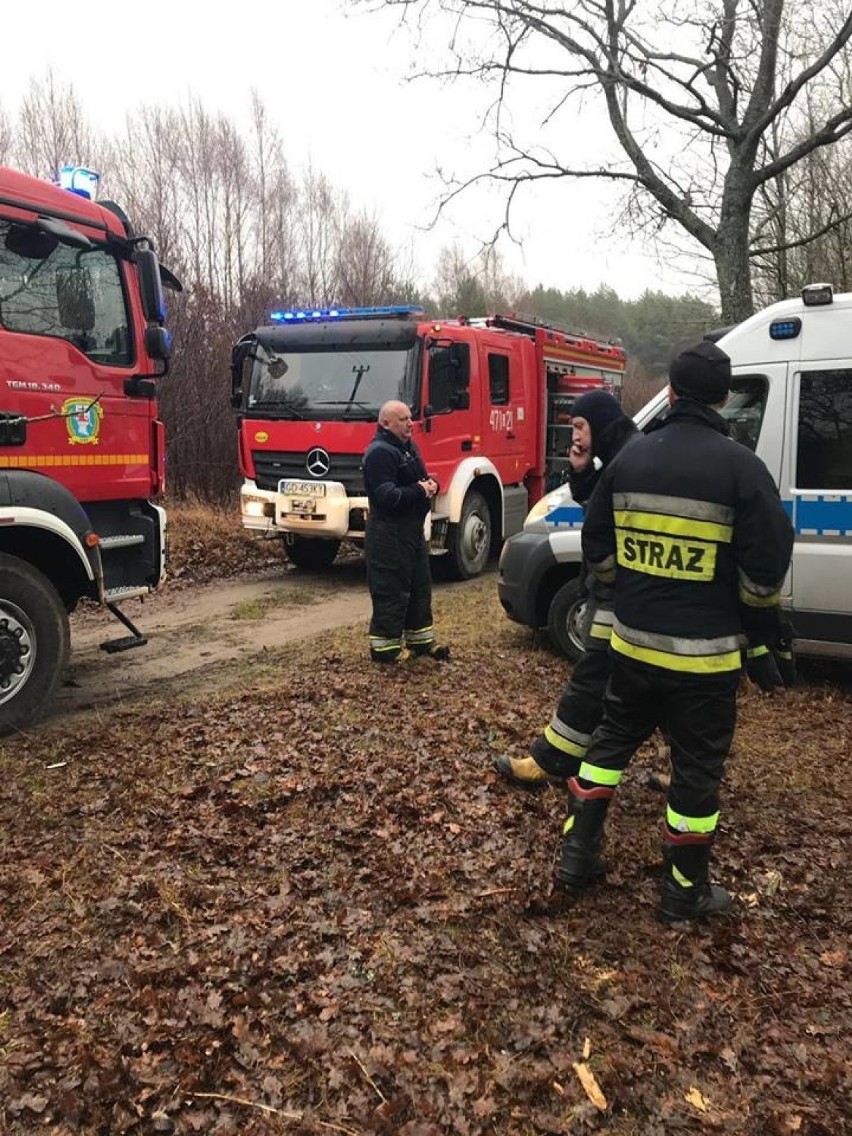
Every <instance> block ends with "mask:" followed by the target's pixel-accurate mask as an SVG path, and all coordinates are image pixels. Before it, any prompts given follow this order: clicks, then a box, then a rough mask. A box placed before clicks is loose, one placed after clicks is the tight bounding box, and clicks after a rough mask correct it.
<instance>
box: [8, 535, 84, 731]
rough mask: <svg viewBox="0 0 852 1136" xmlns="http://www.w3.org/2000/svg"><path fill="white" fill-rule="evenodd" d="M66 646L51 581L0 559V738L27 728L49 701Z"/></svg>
mask: <svg viewBox="0 0 852 1136" xmlns="http://www.w3.org/2000/svg"><path fill="white" fill-rule="evenodd" d="M69 640H70V633H69V629H68V616H67V614H66V612H65V605H64V604H63V603H62V600H61V599H60V598H59V593H58V592H57V590H56V588H54V586H53V584H51V582H50V580H48V579H47V577H46V576H44V575H42V573H41V572H39V571H38V569H37V568H33V567H32V565H30V564H27V563H26V562H25V561H23V560H19V559H18V558H17V557H16V556H6V555H5V554H2V553H0V733H3V734H6V733H9V732H10V731H11V730H15V729H18V728H20V727H22V726H26V725H28V724H29V723H30V722H32V721H33V720H34V719H35V718H36V717H37V716H38V715H39V713H40V712H41V710H42V709H43V707H44V706H45V704H46V703H47V702H49V701H50V699H51V698H52V697H53V695H54V693H55V691H56V687H57V686H58V684H59V679H60V677H61V675H62V670H63V668H64V666H65V663H66V661H67V659H68V647H69Z"/></svg>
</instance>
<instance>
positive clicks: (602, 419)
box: [571, 390, 624, 451]
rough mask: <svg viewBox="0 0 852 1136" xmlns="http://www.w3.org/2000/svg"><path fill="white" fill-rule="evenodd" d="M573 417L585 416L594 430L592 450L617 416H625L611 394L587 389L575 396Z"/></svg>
mask: <svg viewBox="0 0 852 1136" xmlns="http://www.w3.org/2000/svg"><path fill="white" fill-rule="evenodd" d="M571 417H572V418H585V420H586V421H587V422H588V424H589V429H590V430H591V432H592V450H593V451H594V450H595V446H596V443H597V442H598V441H599V440H600V436H601V434H602V433H603V432H604V430H605V429H606V428H607V426H609V424H610V422H615V420H616V419H617V418H623V417H624V411H623V410H622V409H621V407H620V406H619V405H618V403H617V402H616V400H615V399H614V398H613V397H612V395H611V394H608V393H607V392H606V391H602V390H593V391H587V392H586V393H585V394H581V395H580V397H579V398H575V399H574V402H573V403H572V405H571Z"/></svg>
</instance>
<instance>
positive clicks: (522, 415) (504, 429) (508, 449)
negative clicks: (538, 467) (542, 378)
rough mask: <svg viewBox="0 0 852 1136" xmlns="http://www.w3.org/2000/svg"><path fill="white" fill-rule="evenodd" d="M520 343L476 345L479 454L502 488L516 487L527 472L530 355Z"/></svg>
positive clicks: (530, 424)
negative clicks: (492, 467) (493, 469)
mask: <svg viewBox="0 0 852 1136" xmlns="http://www.w3.org/2000/svg"><path fill="white" fill-rule="evenodd" d="M526 347H529V348H531V347H532V345H531V344H527V343H525V342H523V341H521V340H510V339H507V338H505V337H501V338H500V339H499V340H498V339H497V337H496V336H495V337H494V340H492V341H491V342H489V341H488V340H487V339H486V340H483V342H481V343H480V344H479V372H480V375H481V376H482V383H481V385H480V400H481V401H480V406H481V414H482V453H483V454H484V455H485V456H486V457H488V458H490V460H491V461H492V462H493V463H494V465H495V466H496V467H497V472H498V473H499V474H500V480H501V481H502V483H503V484H504V485H517V484H519V483H520V482H522V481H523V480H524V477H525V476H526V473H527V471H528V469H529V457H528V453H527V451H528V445H529V439H530V437H531V432H532V430H533V428H534V423H533V415H532V413H531V408H530V406H529V397H528V391H529V387H530V383H529V375H528V373H527V370H526V368H528V367H531V366H534V358H533V352H532V350H531V349H530V350H529V351H524V350H523V349H524V348H526Z"/></svg>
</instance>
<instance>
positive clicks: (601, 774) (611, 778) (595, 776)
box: [577, 761, 624, 787]
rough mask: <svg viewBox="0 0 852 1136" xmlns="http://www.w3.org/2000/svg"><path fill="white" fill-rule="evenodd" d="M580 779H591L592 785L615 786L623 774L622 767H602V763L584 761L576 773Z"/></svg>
mask: <svg viewBox="0 0 852 1136" xmlns="http://www.w3.org/2000/svg"><path fill="white" fill-rule="evenodd" d="M577 776H578V777H579V778H580V780H581V781H591V782H592V784H593V785H606V786H610V785H611V786H613V787H614V786H615V785H618V784H619V782H620V781H621V778H622V777H623V776H624V770H623V769H604V767H603V766H602V765H589V763H588V762H587V761H584V762H583V764H582V765H581V766H580V772H579V773H578V774H577Z"/></svg>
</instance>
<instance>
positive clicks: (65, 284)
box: [56, 268, 95, 331]
mask: <svg viewBox="0 0 852 1136" xmlns="http://www.w3.org/2000/svg"><path fill="white" fill-rule="evenodd" d="M56 308H57V311H58V312H59V318H60V320H61V321H62V326H63V327H66V328H68V329H69V330H71V331H91V330H92V328H93V327H94V326H95V291H94V287H93V285H92V274H91V273H90V272H89V270H88V268H66V269H62V270H60V271H57V273H56Z"/></svg>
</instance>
